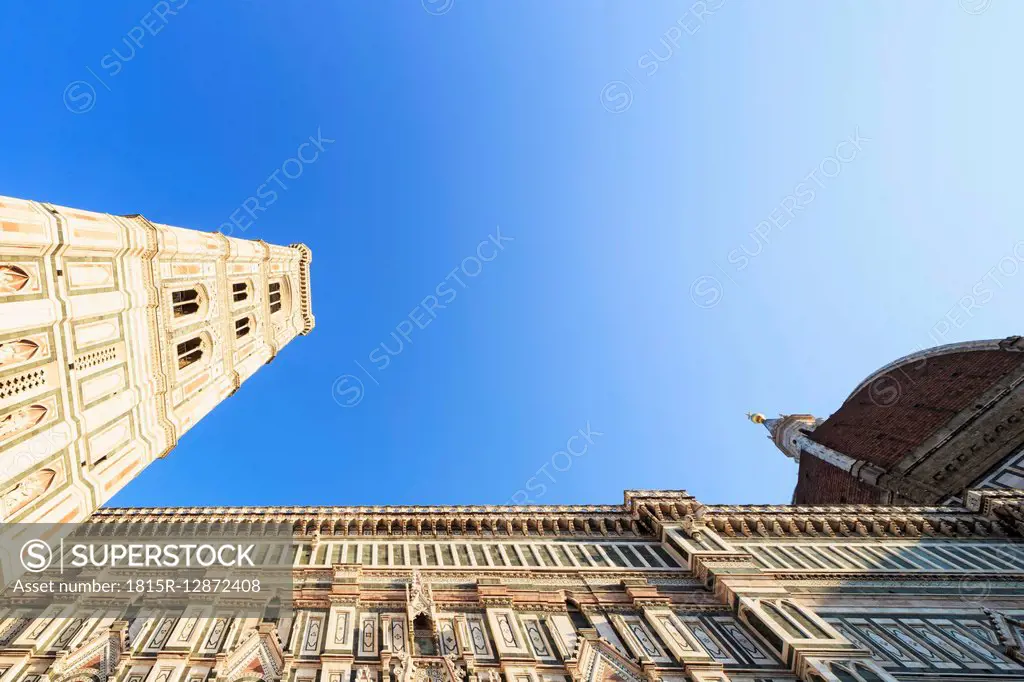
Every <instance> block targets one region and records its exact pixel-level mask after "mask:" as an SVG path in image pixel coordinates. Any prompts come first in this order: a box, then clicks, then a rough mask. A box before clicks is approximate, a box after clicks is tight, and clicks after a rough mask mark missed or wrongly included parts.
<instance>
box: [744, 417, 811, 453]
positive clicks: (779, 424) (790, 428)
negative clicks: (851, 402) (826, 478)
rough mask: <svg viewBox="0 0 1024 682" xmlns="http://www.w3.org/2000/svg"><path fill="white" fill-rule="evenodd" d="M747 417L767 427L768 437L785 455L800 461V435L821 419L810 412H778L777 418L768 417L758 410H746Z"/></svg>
mask: <svg viewBox="0 0 1024 682" xmlns="http://www.w3.org/2000/svg"><path fill="white" fill-rule="evenodd" d="M747 419H749V420H750V421H752V422H753V423H755V424H761V425H763V426H764V427H765V428H766V429H768V438H770V439H771V440H772V442H774V443H775V446H776V447H777V448H779V450H782V452H783V454H785V455H786V457H789V458H790V459H792V460H794V461H796V462H797V463H798V464H799V463H800V451H801V450H802V448H801V447H800V443H799V441H800V437H801V436H804V435H805V433H806V432H808V431H813V430H814V428H815V427H816V426H817V425H818V424H820V423H821V420H820V419H818V418H816V417H815V416H813V415H810V414H780V415H779V417H778V419H768V418H766V417H765V416H764V415H763V414H761V413H760V412H748V413H747Z"/></svg>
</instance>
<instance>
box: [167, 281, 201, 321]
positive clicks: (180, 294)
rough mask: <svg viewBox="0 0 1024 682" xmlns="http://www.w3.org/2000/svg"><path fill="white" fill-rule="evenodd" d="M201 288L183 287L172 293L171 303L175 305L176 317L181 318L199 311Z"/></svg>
mask: <svg viewBox="0 0 1024 682" xmlns="http://www.w3.org/2000/svg"><path fill="white" fill-rule="evenodd" d="M199 303H200V299H199V290H198V289H182V290H180V291H175V292H174V293H172V294H171V304H172V305H173V307H174V319H176V320H177V319H181V318H182V317H188V316H189V315H195V314H196V313H198V312H199Z"/></svg>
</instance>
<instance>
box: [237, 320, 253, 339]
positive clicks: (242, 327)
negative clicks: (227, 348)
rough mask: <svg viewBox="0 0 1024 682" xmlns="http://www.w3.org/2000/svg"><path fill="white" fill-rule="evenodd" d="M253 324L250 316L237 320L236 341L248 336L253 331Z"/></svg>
mask: <svg viewBox="0 0 1024 682" xmlns="http://www.w3.org/2000/svg"><path fill="white" fill-rule="evenodd" d="M251 322H252V318H251V317H249V316H248V315H246V316H245V317H240V318H238V319H237V320H235V338H236V339H240V338H242V337H243V336H245V335H246V334H248V333H249V332H250V331H251V329H250V324H251Z"/></svg>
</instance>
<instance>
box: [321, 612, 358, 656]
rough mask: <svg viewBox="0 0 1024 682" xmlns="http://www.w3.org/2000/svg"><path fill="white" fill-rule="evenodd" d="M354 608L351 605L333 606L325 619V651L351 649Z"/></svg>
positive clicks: (349, 650) (354, 616)
mask: <svg viewBox="0 0 1024 682" xmlns="http://www.w3.org/2000/svg"><path fill="white" fill-rule="evenodd" d="M355 618H356V610H355V608H354V607H351V606H334V607H332V608H331V612H330V616H329V617H328V621H327V636H326V639H325V640H324V650H325V651H348V652H351V651H352V640H353V630H354V629H355Z"/></svg>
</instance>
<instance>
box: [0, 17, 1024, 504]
mask: <svg viewBox="0 0 1024 682" xmlns="http://www.w3.org/2000/svg"><path fill="white" fill-rule="evenodd" d="M712 10H713V11H712ZM172 12H173V14H172ZM0 19H2V24H3V26H4V27H5V30H4V40H3V41H2V43H0V59H2V62H3V64H4V65H5V66H4V68H3V69H2V70H0V92H3V94H4V96H5V97H4V100H5V106H3V107H2V108H0V159H2V163H0V194H7V195H13V196H17V197H25V198H32V199H38V200H42V201H50V202H53V203H57V204H64V205H68V206H75V207H81V208H87V209H91V210H96V211H106V212H110V213H142V214H144V215H145V216H147V217H148V218H150V219H153V220H157V221H160V222H165V223H169V224H173V225H181V226H186V227H191V228H197V229H209V230H216V229H218V227H219V226H221V225H224V224H225V223H228V224H230V221H231V220H232V215H234V216H235V219H236V221H237V222H238V225H236V226H235V227H233V228H231V229H232V230H233V232H234V234H235V235H236V236H242V237H248V238H253V239H264V240H266V241H268V242H273V243H278V244H289V243H293V242H298V241H302V242H305V243H306V244H308V245H309V246H310V247H311V248H312V250H313V254H314V260H313V279H312V288H313V307H314V312H315V314H316V318H317V326H316V329H315V331H314V332H313V333H312V334H311V335H310V336H309V337H299V338H297V339H296V340H295V341H294V342H293V343H292V344H291V345H289V346H288V347H286V348H285V349H284V350H283V351H282V352H281V354H280V355H279V356H278V357H277V358H276V359H275V360H274V362H273V363H271V364H270V365H269V366H267V367H265V368H263V369H262V370H260V371H259V372H258V373H257V374H256V375H255V376H254V377H253V378H252V379H251V380H250V381H249V382H248V383H246V384H245V385H244V386H243V387H242V389H241V390H240V391H239V392H238V393H237V394H236V395H235V396H233V397H232V398H230V399H229V400H227V401H226V402H225V403H224V404H222V405H221V406H219V407H218V408H217V409H216V410H215V411H214V412H213V413H212V414H211V415H210V416H208V417H207V418H206V419H205V420H204V421H202V422H201V423H200V424H199V425H198V426H196V427H195V428H194V429H193V430H192V431H191V432H190V433H188V434H187V435H186V436H185V437H184V438H183V439H182V441H181V443H180V444H179V446H178V447H177V449H176V450H175V451H174V452H173V453H172V454H171V455H170V456H168V457H167V458H166V459H164V460H162V461H158V462H156V463H154V464H153V465H151V466H150V467H149V468H148V469H147V470H146V471H145V472H144V473H143V474H142V475H141V476H140V477H139V478H138V479H136V480H135V481H134V482H132V483H131V484H129V485H128V486H127V487H126V488H125V489H124V490H123V491H122V492H121V493H120V494H118V495H117V496H116V497H115V498H114V499H113V500H112V501H111V504H119V505H221V504H224V505H227V504H454V503H463V504H485V503H489V504H502V503H506V502H509V501H510V500H517V501H525V502H537V503H547V504H556V503H588V504H596V503H615V502H619V501H621V499H622V490H623V489H624V488H683V489H686V490H688V491H690V492H691V493H693V494H695V495H696V496H698V497H699V498H700V499H701V500H703V501H707V502H734V503H741V502H743V503H755V502H761V503H780V502H786V501H788V500H789V497H790V494H791V491H792V488H793V484H794V481H795V465H794V464H793V463H792V462H790V461H789V460H787V459H786V458H785V457H784V456H783V455H782V454H781V453H779V452H777V451H776V450H774V448H773V447H772V446H771V444H770V443H769V442H768V441H767V440H765V438H764V432H763V431H762V430H761V429H760V428H759V427H755V426H753V425H751V424H749V423H748V422H746V421H745V419H744V413H745V412H746V411H748V410H759V411H764V412H766V413H769V414H773V413H778V412H812V413H814V414H817V415H819V416H822V417H824V416H827V415H828V414H829V413H830V412H832V411H834V410H835V409H836V408H838V406H839V405H840V404H841V403H842V401H843V400H844V399H845V397H846V396H847V395H848V393H849V392H850V391H851V390H852V389H853V388H854V386H855V385H856V384H857V383H858V382H859V381H860V380H861V379H863V378H864V377H865V376H866V375H868V374H869V373H871V372H872V371H873V370H875V369H876V368H877V367H879V366H881V365H883V364H885V363H887V362H889V361H891V360H893V359H895V358H896V357H898V356H901V355H904V354H906V353H908V352H911V351H913V350H916V349H917V348H920V347H924V346H931V345H935V344H937V343H945V342H954V341H961V340H969V339H978V338H994V337H1002V336H1007V335H1011V334H1015V333H1020V332H1021V331H1022V326H1021V324H1020V320H1021V313H1020V300H1021V294H1022V293H1024V263H1022V261H1024V241H1022V240H1024V231H1022V230H1021V219H1020V216H1021V215H1022V213H1024V211H1022V203H1024V192H1022V191H1021V189H1020V187H1019V185H1020V179H1021V172H1020V159H1021V158H1024V154H1022V152H1024V149H1022V147H1024V145H1022V141H1021V133H1020V121H1021V120H1022V112H1021V97H1020V92H1019V91H1020V65H1021V64H1022V63H1024V54H1022V52H1024V48H1022V41H1021V37H1020V27H1021V26H1022V25H1024V3H1022V2H1019V1H1017V0H960V1H959V2H958V1H957V0H942V1H935V0H928V1H916V2H871V1H869V2H865V1H863V0H858V1H850V2H839V1H835V2H828V3H818V2H785V3H783V2H777V3H768V2H759V3H754V2H740V1H739V0H704V1H703V2H697V3H691V2H690V1H689V0H683V1H682V2H642V3H640V2H586V3H581V2H573V3H570V2H551V1H550V0H518V1H517V2H481V1H478V0H477V1H474V0H454V1H453V0H437V1H431V0H423V2H420V1H419V0H402V1H394V2H380V0H363V1H356V0H347V1H346V2H334V1H331V2H327V1H320V2H302V3H285V2H243V1H239V2H216V3H207V2H199V0H191V1H190V2H187V1H186V0H167V1H166V2H156V3H155V4H154V3H153V2H117V3H60V4H59V5H58V4H55V3H53V4H46V3H10V2H9V3H4V5H3V8H2V9H0ZM310 136H313V138H314V140H317V141H318V144H319V146H320V147H322V151H321V150H319V149H316V152H317V155H316V158H315V159H314V160H313V161H309V162H288V159H290V158H294V157H295V156H296V153H297V151H298V148H299V145H301V144H302V143H303V142H304V141H308V140H309V138H310ZM302 153H303V154H304V156H305V158H307V159H309V158H311V157H312V156H313V154H314V148H311V147H309V146H308V145H307V146H306V147H305V148H304V149H303V152H302ZM275 172H277V173H278V174H277V175H276V176H275V175H274V174H275ZM286 176H287V177H286ZM296 176H297V177H296ZM268 178H269V180H268ZM268 182H271V183H273V182H281V183H283V184H285V185H287V189H285V188H284V187H280V186H277V193H276V196H275V200H274V201H273V202H272V203H269V205H267V204H268V200H266V199H264V200H263V201H264V205H261V206H260V208H261V209H263V210H259V211H255V210H254V211H253V215H255V216H256V220H255V221H252V220H251V218H250V217H249V214H248V213H246V211H245V210H239V209H242V207H243V205H244V202H245V201H246V199H247V198H248V197H250V196H253V195H255V194H256V193H257V189H258V188H259V187H260V186H261V185H264V184H266V183H268ZM264 193H265V194H266V193H267V192H266V190H264ZM251 206H252V205H251V204H250V207H251ZM482 243H483V244H482ZM499 246H500V248H498V247H499ZM431 297H433V299H432V298H431ZM442 305H443V306H444V307H440V306H442ZM427 308H430V310H427ZM399 341H401V343H402V345H401V346H399ZM357 379H358V381H357ZM359 382H362V383H361V384H360V383H359ZM581 431H582V432H583V433H584V434H587V437H586V438H584V437H580V432H581ZM573 436H577V437H576V438H575V439H572V438H573ZM567 447H568V448H570V449H572V450H574V451H575V452H576V453H580V454H578V455H571V454H566V453H565V451H566V449H567ZM531 479H532V480H531ZM541 485H543V489H542V488H541ZM519 491H522V492H519Z"/></svg>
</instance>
